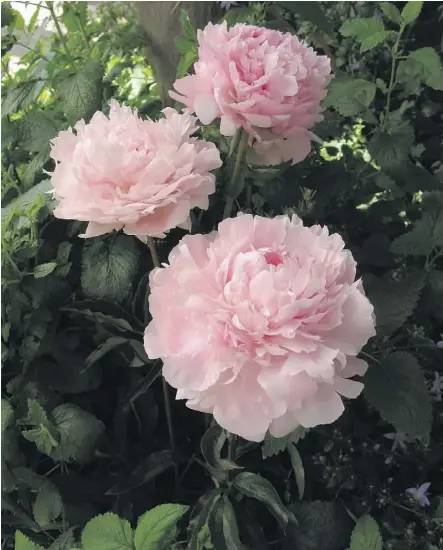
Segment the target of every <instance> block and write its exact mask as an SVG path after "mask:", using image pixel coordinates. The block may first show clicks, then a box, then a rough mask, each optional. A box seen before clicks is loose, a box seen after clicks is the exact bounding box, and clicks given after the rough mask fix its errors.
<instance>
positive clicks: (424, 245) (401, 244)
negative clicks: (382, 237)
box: [391, 208, 443, 256]
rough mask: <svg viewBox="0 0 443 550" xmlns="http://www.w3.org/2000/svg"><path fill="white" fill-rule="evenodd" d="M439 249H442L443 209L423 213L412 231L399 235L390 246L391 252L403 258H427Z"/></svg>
mask: <svg viewBox="0 0 443 550" xmlns="http://www.w3.org/2000/svg"><path fill="white" fill-rule="evenodd" d="M439 248H443V208H438V209H434V210H433V211H428V212H425V213H424V214H423V217H422V218H421V219H420V220H418V221H416V222H415V224H414V227H413V228H412V231H409V232H408V233H405V234H404V235H400V237H397V239H395V240H394V241H393V242H392V244H391V250H392V252H394V253H395V254H403V255H405V256H406V255H411V256H427V255H428V254H430V253H431V252H432V251H433V250H435V249H439Z"/></svg>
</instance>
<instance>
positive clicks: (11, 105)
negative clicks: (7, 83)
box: [1, 81, 35, 118]
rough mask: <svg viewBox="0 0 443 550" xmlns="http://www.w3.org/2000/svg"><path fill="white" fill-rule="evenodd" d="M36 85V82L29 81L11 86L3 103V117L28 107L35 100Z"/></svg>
mask: <svg viewBox="0 0 443 550" xmlns="http://www.w3.org/2000/svg"><path fill="white" fill-rule="evenodd" d="M34 86H35V82H32V81H29V82H23V83H20V84H17V85H16V86H13V87H12V88H10V89H9V90H8V91H7V93H6V98H5V99H4V101H3V103H2V109H1V111H2V115H1V116H2V118H3V117H6V116H7V115H12V114H13V113H16V112H17V111H19V110H20V109H24V108H25V107H28V106H29V105H30V104H31V103H32V102H33V94H32V92H33V91H34Z"/></svg>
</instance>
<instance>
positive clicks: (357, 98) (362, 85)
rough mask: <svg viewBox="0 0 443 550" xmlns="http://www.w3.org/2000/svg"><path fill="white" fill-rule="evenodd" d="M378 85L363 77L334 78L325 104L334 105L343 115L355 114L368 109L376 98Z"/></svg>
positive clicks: (326, 105)
mask: <svg viewBox="0 0 443 550" xmlns="http://www.w3.org/2000/svg"><path fill="white" fill-rule="evenodd" d="M376 91H377V87H376V86H375V84H374V83H372V82H368V81H367V80H363V79H361V78H355V79H354V78H350V77H347V76H340V77H337V78H334V80H332V82H331V84H330V86H329V92H328V95H327V96H326V98H325V100H324V102H323V104H324V106H325V107H333V108H334V109H335V110H336V111H338V112H339V113H340V114H341V115H343V116H355V115H357V114H359V113H361V112H364V111H366V110H367V108H368V107H369V106H370V105H371V103H372V102H373V100H374V98H375V92H376Z"/></svg>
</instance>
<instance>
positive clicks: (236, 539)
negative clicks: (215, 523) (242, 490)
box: [222, 495, 243, 550]
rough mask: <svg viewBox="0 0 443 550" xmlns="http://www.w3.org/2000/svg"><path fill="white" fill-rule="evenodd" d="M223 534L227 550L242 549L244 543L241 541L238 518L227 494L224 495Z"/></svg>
mask: <svg viewBox="0 0 443 550" xmlns="http://www.w3.org/2000/svg"><path fill="white" fill-rule="evenodd" d="M222 518H223V522H222V525H223V536H224V539H225V541H226V548H227V550H242V548H243V545H242V543H241V542H240V536H239V534H238V526H237V519H236V517H235V512H234V508H233V506H232V504H231V501H230V500H229V499H228V497H227V496H226V495H223V510H222Z"/></svg>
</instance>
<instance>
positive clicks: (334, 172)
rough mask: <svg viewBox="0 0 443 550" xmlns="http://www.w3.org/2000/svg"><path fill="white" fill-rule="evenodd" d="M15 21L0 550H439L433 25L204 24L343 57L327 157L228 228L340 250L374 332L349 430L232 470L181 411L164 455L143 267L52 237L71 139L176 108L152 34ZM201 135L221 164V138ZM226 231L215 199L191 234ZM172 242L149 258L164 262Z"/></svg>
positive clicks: (127, 24) (92, 22)
mask: <svg viewBox="0 0 443 550" xmlns="http://www.w3.org/2000/svg"><path fill="white" fill-rule="evenodd" d="M24 4H25V3H24V2H23V3H20V2H14V3H12V5H11V4H9V3H7V2H3V3H2V5H1V9H2V113H1V116H2V127H1V130H2V140H1V141H2V144H1V146H2V164H1V169H2V206H3V208H2V237H1V238H2V286H3V301H2V363H3V373H2V374H3V377H2V418H1V420H2V422H1V425H2V451H3V452H2V492H3V495H2V520H3V532H2V535H3V546H2V547H3V548H14V545H15V548H16V549H17V550H40V549H41V548H46V549H47V548H50V549H51V550H57V549H67V550H69V549H74V548H80V547H81V548H83V549H84V550H99V549H102V550H105V549H106V550H124V549H133V548H135V549H136V550H151V549H161V548H174V549H176V550H178V549H181V548H183V549H184V548H190V549H191V550H193V549H211V548H215V549H216V550H219V549H220V550H223V549H224V548H226V549H229V550H235V549H237V548H250V549H253V550H262V549H263V550H264V549H266V548H271V549H282V550H289V549H293V548H297V549H298V550H314V549H315V550H344V549H347V548H351V549H352V550H363V549H366V550H380V549H381V548H382V547H383V548H386V549H388V548H392V549H398V550H407V549H414V550H435V549H437V548H442V547H443V477H442V475H441V471H442V466H443V404H442V395H443V361H442V359H443V343H442V340H443V334H442V333H443V271H442V270H443V168H442V156H441V155H442V139H441V138H442V136H441V128H442V113H443V68H442V65H441V48H442V28H443V26H442V15H443V10H442V5H441V4H440V3H438V2H427V3H425V4H424V5H423V3H422V2H409V3H407V4H406V3H404V2H396V3H394V4H392V3H388V2H382V3H379V2H319V3H314V2H266V3H262V2H251V3H249V4H248V3H247V2H237V5H235V6H231V8H230V9H229V10H228V11H225V9H224V8H223V7H222V6H220V5H214V6H213V7H211V10H212V11H211V13H212V16H213V21H218V20H220V19H221V18H224V19H226V20H227V21H228V23H229V24H230V25H232V24H235V23H236V22H247V23H253V24H258V25H265V26H268V27H270V28H276V29H280V30H284V31H289V32H293V33H296V34H297V35H298V36H299V37H300V38H303V39H305V40H306V41H307V42H308V43H309V44H311V45H313V46H314V47H315V48H316V49H317V50H318V51H320V52H322V53H326V54H327V55H329V56H330V57H331V59H332V63H333V70H334V73H335V78H334V80H333V82H332V83H331V85H330V91H329V94H328V96H327V98H326V100H325V102H324V106H325V120H324V122H322V123H321V124H319V125H318V126H317V127H316V130H315V131H316V133H317V134H318V135H319V136H320V137H321V138H322V139H323V140H324V142H323V144H322V145H321V146H318V147H317V149H316V150H315V151H313V152H312V154H311V155H310V156H309V157H308V159H306V161H304V162H302V163H300V164H298V165H296V166H293V167H288V166H282V167H273V168H266V169H251V168H250V167H245V168H244V173H243V177H244V180H245V186H244V191H243V192H242V194H241V195H240V196H238V197H237V207H238V208H239V209H241V210H243V211H251V212H254V213H259V214H264V215H275V214H281V213H284V212H296V213H298V214H299V215H300V216H301V217H302V218H303V219H304V220H305V222H306V223H307V224H312V223H321V224H326V225H328V226H329V227H330V229H331V230H332V231H337V232H339V233H340V234H341V235H342V236H343V238H344V239H345V241H346V243H347V246H348V248H350V249H351V250H352V252H353V254H354V256H355V258H356V260H357V262H358V265H359V269H360V276H362V278H363V281H364V283H365V288H366V290H367V293H368V295H369V296H370V298H371V300H372V301H373V303H374V304H375V308H376V315H377V325H378V327H377V337H376V338H375V339H373V340H372V341H371V342H370V343H369V344H368V346H366V348H365V350H364V352H363V354H364V356H365V359H367V360H368V361H369V363H370V368H369V370H368V373H367V375H366V376H365V379H364V382H365V391H364V396H363V398H360V399H358V400H357V401H356V402H355V403H350V404H349V406H348V407H347V410H346V413H345V414H344V415H343V416H342V417H341V418H340V420H339V421H338V422H337V423H335V424H334V425H332V426H322V427H320V428H318V429H313V430H310V431H309V433H306V432H305V431H300V430H299V431H297V432H294V433H293V434H292V435H291V436H290V437H289V438H284V439H283V440H275V439H272V438H270V439H267V440H266V441H265V443H264V444H263V445H259V444H251V443H248V442H245V441H241V442H239V443H238V445H237V448H236V452H235V456H231V457H230V459H229V460H228V458H227V451H226V447H227V444H226V441H225V435H224V434H223V433H222V432H221V431H220V430H219V429H218V428H217V426H213V425H212V426H210V425H209V423H210V419H207V418H205V415H202V414H200V413H197V412H193V411H190V410H188V409H186V408H185V406H184V405H183V403H182V402H174V403H173V423H174V426H175V432H176V439H177V441H176V449H175V451H174V452H171V450H170V446H169V441H168V436H167V429H166V420H165V411H164V410H163V400H162V392H161V383H160V380H159V377H160V369H161V365H160V364H159V363H158V362H152V361H150V360H148V358H147V357H146V355H145V352H144V349H143V345H142V335H143V330H144V327H145V326H146V324H147V322H148V321H149V311H148V310H147V293H148V292H149V290H148V287H147V277H148V273H149V271H150V270H151V268H152V265H151V260H150V258H149V254H147V253H146V250H145V248H144V247H143V246H142V244H141V243H139V242H137V240H136V239H132V238H130V237H127V236H125V235H121V234H111V235H108V236H105V237H100V238H95V239H91V240H88V241H84V240H82V239H79V238H78V234H79V233H81V232H82V231H81V229H82V224H80V223H78V222H66V221H63V220H58V219H55V218H54V217H52V216H51V209H52V201H51V195H50V193H48V191H49V189H50V187H51V186H50V183H49V180H48V171H49V172H50V171H51V170H52V161H51V160H50V159H49V151H50V140H51V139H52V138H53V137H54V136H55V135H56V134H57V133H58V132H59V131H60V130H63V129H67V128H68V127H69V126H72V125H73V124H75V122H76V121H77V120H79V119H81V118H84V119H86V120H88V119H89V118H90V117H91V116H92V114H93V113H94V112H95V111H96V110H103V111H104V112H107V109H108V102H109V99H110V98H116V99H117V100H118V101H121V102H125V103H126V104H128V105H130V106H132V107H136V108H137V109H138V110H139V112H140V114H142V115H143V116H149V117H156V116H158V114H159V112H160V110H161V108H162V106H163V103H162V99H164V96H163V94H162V88H161V86H160V85H159V84H158V83H156V81H155V79H154V76H153V73H152V70H151V67H150V65H149V56H148V60H147V57H146V56H147V46H148V45H149V40H148V38H147V35H146V29H143V27H142V26H141V25H140V23H139V21H140V19H139V18H140V15H139V13H138V12H135V11H134V10H133V8H132V7H131V5H130V4H129V3H126V2H115V3H114V2H100V3H99V2H91V3H89V4H88V3H86V2H59V3H52V2H48V3H44V2H42V3H40V4H31V3H26V4H27V8H26V15H27V17H26V19H25V18H24V17H23V15H22V12H23V9H22V7H23V5H24ZM181 4H189V3H181V2H177V3H173V2H171V3H169V11H170V16H171V17H173V16H174V13H175V14H176V15H177V17H179V18H180V28H181V34H180V37H179V38H178V39H177V40H176V41H175V46H174V47H176V48H177V49H178V51H179V53H180V60H179V64H178V67H177V74H178V76H182V75H184V74H185V73H186V72H187V71H190V70H192V63H193V62H194V61H195V59H196V51H197V50H196V31H195V28H194V26H193V24H192V23H191V20H190V19H189V18H188V15H187V12H186V9H184V6H183V5H181ZM213 4H215V3H213ZM20 5H21V6H22V7H20ZM191 19H192V17H191ZM171 47H172V44H171ZM148 50H149V48H148ZM149 51H151V50H149ZM153 66H154V64H153ZM202 132H204V135H205V137H206V138H209V139H212V140H213V141H215V142H216V143H217V144H218V146H219V147H220V149H221V151H222V153H223V154H226V152H227V144H226V143H225V141H224V138H222V137H221V136H220V135H219V134H218V131H217V130H215V129H212V128H204V129H203V130H202ZM223 178H224V175H223V172H222V173H221V174H220V177H219V181H220V185H221V183H222V182H223ZM222 210H223V189H222V188H221V187H220V189H219V190H218V192H217V193H216V195H215V196H214V197H213V198H212V203H211V207H210V209H209V211H208V212H205V213H203V214H198V215H196V216H195V217H194V230H195V231H199V232H208V231H210V230H212V228H213V226H214V225H215V223H216V222H215V220H218V219H220V217H221V212H222ZM182 234H183V232H182V231H180V230H178V229H177V230H174V231H172V232H171V233H170V234H169V235H168V237H167V239H164V240H163V241H161V242H159V243H158V247H159V253H160V256H161V260H163V261H165V260H166V258H167V255H168V252H169V250H170V249H171V248H172V247H173V246H174V245H175V244H176V243H177V242H178V240H179V238H180V237H181V236H182ZM429 483H430V486H429V487H428V486H427V485H425V484H429ZM408 489H411V490H410V491H409V492H407V490H408ZM428 499H429V500H428ZM167 503H170V504H167ZM159 505H162V506H159ZM147 510H151V512H149V513H147V514H146V515H143V514H145V512H146V511H147ZM141 516H142V517H141ZM140 517H141V519H140V521H139V523H138V526H137V527H136V525H137V518H140ZM92 518H95V519H92ZM177 522H178V523H177ZM85 525H86V527H85ZM240 541H241V542H240Z"/></svg>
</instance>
